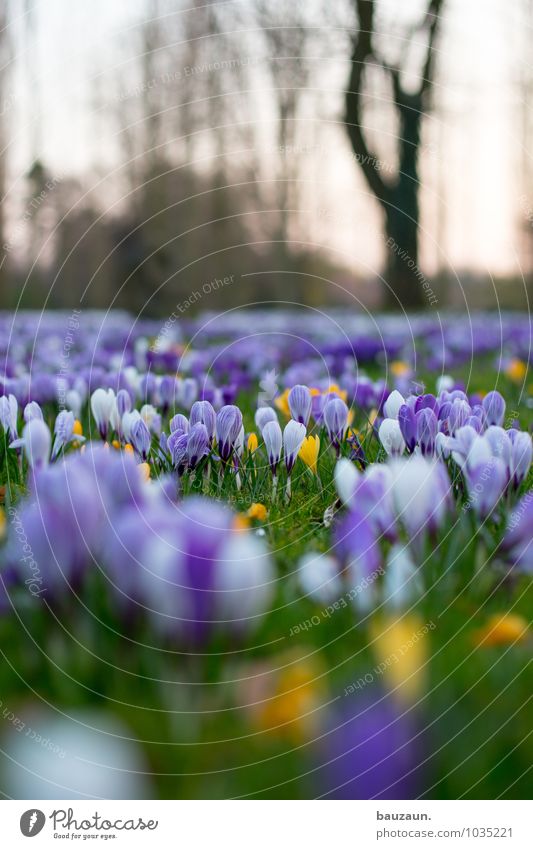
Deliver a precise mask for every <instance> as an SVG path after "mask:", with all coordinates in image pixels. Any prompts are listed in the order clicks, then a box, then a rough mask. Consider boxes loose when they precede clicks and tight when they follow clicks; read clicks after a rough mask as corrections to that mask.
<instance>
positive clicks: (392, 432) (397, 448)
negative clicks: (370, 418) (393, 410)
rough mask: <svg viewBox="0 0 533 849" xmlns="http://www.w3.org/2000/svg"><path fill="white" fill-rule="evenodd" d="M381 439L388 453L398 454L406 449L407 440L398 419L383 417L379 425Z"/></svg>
mask: <svg viewBox="0 0 533 849" xmlns="http://www.w3.org/2000/svg"><path fill="white" fill-rule="evenodd" d="M398 394H400V393H398ZM379 439H380V442H381V444H382V445H383V448H384V449H385V451H386V452H387V454H392V455H397V454H403V452H404V451H405V441H404V438H403V436H402V432H401V430H400V425H399V422H398V420H397V419H383V421H382V422H381V424H380V426H379Z"/></svg>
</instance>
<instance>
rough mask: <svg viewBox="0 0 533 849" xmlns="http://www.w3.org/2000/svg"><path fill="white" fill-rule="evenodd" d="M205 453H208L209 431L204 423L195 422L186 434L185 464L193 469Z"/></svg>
mask: <svg viewBox="0 0 533 849" xmlns="http://www.w3.org/2000/svg"><path fill="white" fill-rule="evenodd" d="M198 403H203V402H201V401H200V402H198ZM206 403H207V402H206ZM207 454H209V433H208V432H207V428H206V426H205V425H204V424H202V423H201V422H197V423H196V424H193V425H192V427H191V429H190V431H189V434H188V440H187V465H188V467H189V469H190V470H191V471H194V469H195V468H196V466H197V465H198V463H199V462H200V460H202V459H203V457H205V456H206V455H207Z"/></svg>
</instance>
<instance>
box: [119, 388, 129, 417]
mask: <svg viewBox="0 0 533 849" xmlns="http://www.w3.org/2000/svg"><path fill="white" fill-rule="evenodd" d="M131 407H132V403H131V395H130V393H129V392H128V390H127V389H119V391H118V392H117V410H118V414H119V416H120V418H121V419H122V417H123V415H124V413H129V412H130V410H131Z"/></svg>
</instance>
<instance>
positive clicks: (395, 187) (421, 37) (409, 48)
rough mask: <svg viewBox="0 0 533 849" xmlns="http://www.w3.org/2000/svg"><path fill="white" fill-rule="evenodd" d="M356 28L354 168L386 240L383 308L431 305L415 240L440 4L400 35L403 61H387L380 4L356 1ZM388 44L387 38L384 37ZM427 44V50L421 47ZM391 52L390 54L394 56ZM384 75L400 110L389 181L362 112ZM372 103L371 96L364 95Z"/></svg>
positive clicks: (349, 103)
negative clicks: (415, 69) (372, 78)
mask: <svg viewBox="0 0 533 849" xmlns="http://www.w3.org/2000/svg"><path fill="white" fill-rule="evenodd" d="M353 4H354V6H355V9H356V12H357V22H358V29H357V32H356V34H355V35H354V37H353V47H352V54H351V68H350V78H349V80H348V86H347V89H346V129H347V131H348V136H349V139H350V143H351V145H352V149H353V152H354V156H355V158H356V162H357V163H358V165H359V166H360V167H361V169H362V172H363V174H364V176H365V179H366V181H367V183H368V185H369V188H370V190H371V191H372V192H373V193H374V195H375V196H376V198H377V200H378V201H379V203H380V205H381V207H382V209H383V218H384V226H385V232H386V235H387V246H388V255H387V267H386V274H385V304H386V305H387V306H389V307H391V308H393V309H395V308H398V307H404V308H405V309H413V308H415V309H420V308H423V307H424V305H425V303H426V302H427V298H426V296H425V294H424V291H423V289H422V286H421V283H420V279H419V275H420V268H419V265H418V263H419V252H418V236H419V233H418V231H419V224H420V204H419V199H418V196H419V191H420V176H419V170H418V158H419V149H420V144H421V140H422V136H421V124H422V120H423V117H424V114H425V113H426V112H427V110H428V108H429V103H430V101H429V96H430V93H431V88H432V85H433V78H434V73H435V55H436V51H435V39H436V37H437V33H438V29H439V23H440V16H441V14H442V7H443V5H444V4H443V0H430V2H429V4H428V8H427V11H426V13H425V15H424V17H423V20H422V22H421V23H420V24H419V25H418V26H415V27H411V28H410V29H409V30H407V31H405V33H404V34H403V35H402V36H399V37H398V41H399V49H398V47H396V50H395V51H394V52H396V53H398V58H395V59H392V60H390V59H389V58H388V57H387V55H386V52H385V49H384V48H383V47H382V46H380V44H379V40H378V38H379V36H378V34H377V33H376V20H375V16H376V5H377V4H376V2H375V0H353ZM381 40H382V41H383V39H381ZM424 41H425V44H424ZM421 47H422V50H423V53H422V56H421V57H420V56H418V57H417V56H415V57H414V61H415V62H417V61H418V63H420V62H421V68H420V70H419V76H420V81H419V82H418V83H417V84H415V85H413V84H412V80H410V82H411V85H410V86H409V83H407V84H406V83H405V82H404V77H405V76H406V74H407V72H408V71H410V70H411V67H410V66H411V65H412V64H413V52H415V51H416V52H417V53H419V54H420V53H421ZM389 52H390V51H389ZM376 67H377V68H378V70H379V71H380V72H384V73H385V75H386V77H387V78H388V81H389V85H390V90H391V94H390V100H391V103H392V105H393V108H394V110H395V112H396V120H397V126H398V130H397V133H396V146H397V153H396V159H397V163H398V164H397V170H396V174H395V176H394V177H393V178H392V179H389V180H388V179H387V178H386V177H384V176H383V174H382V171H381V168H380V167H379V164H380V161H381V159H380V157H379V156H378V155H377V154H376V152H375V150H373V149H371V148H370V147H369V144H368V142H367V139H366V137H365V124H364V115H363V111H364V110H363V106H364V100H365V90H364V89H365V78H366V76H367V75H368V74H370V73H371V72H372V70H375V69H376ZM366 96H367V97H371V96H372V95H371V94H370V95H366Z"/></svg>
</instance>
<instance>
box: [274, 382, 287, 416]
mask: <svg viewBox="0 0 533 849" xmlns="http://www.w3.org/2000/svg"><path fill="white" fill-rule="evenodd" d="M289 392H290V389H285V391H284V392H282V393H281V395H278V397H277V398H275V400H274V406H275V407H277V408H278V410H279V411H280V412H282V413H283V415H284V416H287V418H289V416H290V414H291V411H290V407H289Z"/></svg>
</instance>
